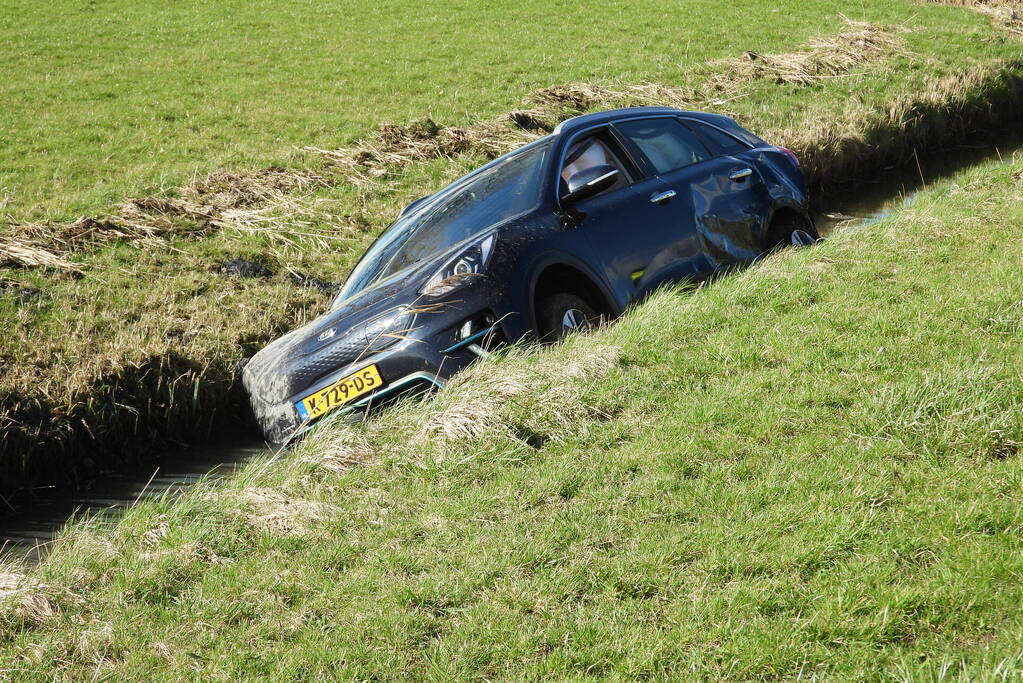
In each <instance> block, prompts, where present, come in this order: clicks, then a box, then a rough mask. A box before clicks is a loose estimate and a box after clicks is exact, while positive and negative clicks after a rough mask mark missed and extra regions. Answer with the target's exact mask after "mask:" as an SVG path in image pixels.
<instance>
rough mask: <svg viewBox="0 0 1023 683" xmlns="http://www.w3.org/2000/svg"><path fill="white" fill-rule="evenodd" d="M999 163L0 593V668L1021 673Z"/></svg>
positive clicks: (326, 440)
mask: <svg viewBox="0 0 1023 683" xmlns="http://www.w3.org/2000/svg"><path fill="white" fill-rule="evenodd" d="M1021 221H1023V159H1015V160H1012V161H1009V160H1006V162H1005V163H1001V164H996V165H993V166H987V167H984V168H980V169H977V170H974V171H971V172H969V173H968V174H965V175H963V176H961V177H959V178H957V179H956V180H955V181H954V182H952V183H950V184H948V185H946V186H942V187H937V188H932V190H930V191H929V192H927V193H926V194H924V195H922V196H919V197H916V198H915V199H914V201H912V202H910V203H908V204H907V205H906V206H904V207H902V208H900V209H899V210H897V211H896V212H895V213H894V214H893V215H892V216H890V217H889V218H887V219H885V220H883V221H881V222H879V223H875V224H872V225H868V226H865V227H860V228H855V229H846V230H840V231H839V232H838V233H837V234H835V235H834V237H833V238H832V239H831V240H829V241H828V242H826V243H824V244H822V245H818V246H816V247H813V248H810V249H804V250H798V251H797V250H789V251H786V252H784V253H780V254H777V255H774V256H772V257H770V258H768V259H766V260H764V261H762V262H760V263H759V264H757V265H755V266H753V267H751V268H749V269H748V270H746V271H744V272H742V273H739V274H735V275H732V276H728V277H725V278H722V279H720V280H718V281H716V282H714V283H712V284H709V285H707V286H704V287H702V288H700V289H699V290H697V291H695V292H690V293H679V292H673V291H664V292H662V293H660V294H659V295H657V296H656V297H654V298H653V299H652V300H650V301H648V302H647V303H645V304H644V305H643V306H641V307H639V308H638V309H637V310H635V311H633V312H632V313H630V314H629V315H628V316H626V317H625V318H624V319H623V320H621V321H619V322H618V323H617V324H615V325H614V326H613V327H611V328H609V329H606V330H602V331H599V332H597V333H594V334H591V335H588V336H585V337H578V338H574V339H571V340H570V341H569V342H568V343H566V344H564V345H563V346H559V347H555V348H551V349H547V350H544V351H542V352H528V353H526V352H520V351H515V352H513V353H511V354H510V356H509V357H505V358H498V359H496V360H494V361H493V362H488V363H487V364H485V365H483V366H479V367H477V368H476V369H475V370H471V371H469V372H468V373H466V374H463V375H462V376H461V379H460V380H459V381H458V382H456V383H455V384H454V385H452V386H451V387H450V388H449V389H446V390H445V391H444V392H442V393H441V394H440V395H439V396H438V397H437V398H436V399H434V400H432V401H430V402H428V403H424V404H410V405H408V406H406V407H403V408H401V409H398V410H395V411H392V412H389V413H388V414H386V415H384V416H382V417H381V418H380V419H379V420H376V421H373V422H369V423H367V424H366V425H364V426H362V427H358V428H351V427H345V428H341V427H338V428H335V429H324V430H321V431H320V432H318V433H316V434H315V435H314V437H312V438H311V439H309V440H307V441H306V442H305V443H304V444H303V445H302V446H301V447H300V448H299V449H298V450H297V451H295V452H293V453H289V454H287V455H285V456H284V457H283V458H282V459H280V460H276V461H273V462H267V463H258V464H255V465H253V466H252V467H251V468H250V469H249V470H248V471H247V472H246V473H244V474H243V475H242V476H240V477H238V478H237V479H236V480H235V481H234V482H232V483H231V484H230V485H229V486H227V488H224V489H219V490H212V489H204V488H201V487H200V488H199V489H198V490H195V491H193V492H192V493H191V494H189V495H188V496H187V497H186V498H184V499H182V500H178V501H171V500H165V501H156V502H147V503H144V504H142V505H140V506H139V507H137V508H136V509H134V510H132V511H131V512H130V513H129V514H128V516H127V518H126V519H125V520H124V521H123V522H122V523H121V524H119V525H118V526H117V528H116V529H114V530H113V531H112V532H110V531H102V530H100V529H98V528H92V527H90V525H88V524H83V525H81V526H80V527H79V528H78V529H77V530H75V531H72V532H70V533H69V534H68V535H67V536H66V538H65V539H64V541H63V542H62V543H61V544H60V545H58V547H57V548H56V549H55V551H54V553H53V554H52V556H51V558H50V559H49V560H48V561H46V562H45V563H44V564H43V565H42V566H41V567H40V568H39V569H38V571H35V572H33V573H32V574H31V575H30V577H29V578H18V577H17V576H14V575H12V576H10V577H8V579H7V581H6V583H7V585H8V590H14V591H15V592H12V593H8V595H7V598H6V603H5V604H6V609H5V611H3V615H4V616H3V619H4V621H3V626H2V628H0V634H2V638H3V641H2V642H3V650H2V653H0V670H3V671H4V672H5V673H7V674H8V675H11V676H17V677H19V678H24V679H26V680H35V679H38V680H49V679H51V678H53V677H54V676H63V677H69V678H75V679H80V678H86V677H93V676H113V677H115V678H145V679H152V678H165V679H174V678H179V677H183V676H184V677H189V676H191V677H198V678H240V677H246V676H250V677H261V676H277V677H288V678H318V677H324V676H326V677H339V678H344V679H349V678H350V679H393V678H397V677H414V678H428V679H438V680H450V679H453V678H457V679H461V678H470V677H472V678H485V679H497V678H535V679H544V678H569V679H575V678H589V677H600V678H611V679H616V678H634V677H653V678H688V677H698V678H706V679H714V680H720V679H747V680H748V679H769V678H770V679H773V678H796V677H799V678H803V677H810V676H814V677H825V678H843V679H849V678H857V679H871V680H891V679H898V680H951V679H960V678H961V679H970V680H985V679H992V680H993V679H998V680H1003V679H1005V678H1015V677H1018V676H1020V675H1021V674H1023V655H1021V652H1023V611H1021V609H1020V605H1021V604H1023V583H1021V582H1020V580H1019V577H1020V574H1021V572H1023V553H1021V552H1020V551H1021V549H1023V548H1021V543H1023V541H1021V539H1023V536H1021V530H1023V517H1021V515H1023V513H1021V509H1023V505H1021V503H1023V487H1021V482H1023V460H1021V459H1020V445H1021V444H1023V420H1021V416H1023V391H1021V386H1023V361H1021V357H1020V354H1019V348H1020V335H1021V332H1023V301H1021V300H1020V292H1021V291H1023V275H1021V273H1023V269H1021V267H1020V266H1021V265H1023V239H1021V238H1020V234H1019V229H1018V228H1019V225H1020V224H1021Z"/></svg>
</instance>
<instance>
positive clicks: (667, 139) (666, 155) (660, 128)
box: [615, 119, 710, 173]
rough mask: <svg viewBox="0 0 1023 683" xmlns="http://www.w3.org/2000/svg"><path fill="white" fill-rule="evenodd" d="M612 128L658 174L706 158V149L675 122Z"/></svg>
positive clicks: (650, 121)
mask: <svg viewBox="0 0 1023 683" xmlns="http://www.w3.org/2000/svg"><path fill="white" fill-rule="evenodd" d="M615 128H617V129H618V130H619V131H620V132H621V133H622V134H623V135H624V136H625V137H627V138H628V139H629V140H631V141H632V143H633V144H635V145H636V147H638V148H639V151H641V152H642V153H643V155H644V156H645V157H646V158H647V159H649V160H650V163H651V165H653V167H654V170H656V171H657V172H658V173H667V172H668V171H673V170H675V169H676V168H682V167H683V166H689V165H690V164H695V163H697V162H699V161H703V160H704V159H707V158H709V157H710V153H709V152H708V151H707V148H706V146H704V144H703V143H702V142H700V140H699V139H698V138H697V137H696V136H695V135H693V134H692V132H691V131H690V130H689V129H688V128H686V127H685V126H683V125H682V124H681V123H680V122H679V121H678V120H677V119H638V120H634V121H622V122H621V123H616V124H615Z"/></svg>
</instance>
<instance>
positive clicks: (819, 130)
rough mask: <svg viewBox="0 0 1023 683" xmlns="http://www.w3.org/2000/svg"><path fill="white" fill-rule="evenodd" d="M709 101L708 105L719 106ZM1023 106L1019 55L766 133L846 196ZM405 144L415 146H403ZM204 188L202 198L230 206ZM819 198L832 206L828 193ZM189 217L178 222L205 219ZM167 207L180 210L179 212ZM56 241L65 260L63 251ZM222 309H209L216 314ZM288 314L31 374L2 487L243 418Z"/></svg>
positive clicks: (362, 172)
mask: <svg viewBox="0 0 1023 683" xmlns="http://www.w3.org/2000/svg"><path fill="white" fill-rule="evenodd" d="M744 77H745V76H744ZM686 97H688V94H687V93H682V92H681V90H680V89H679V88H664V87H662V88H657V87H653V86H652V85H651V84H644V85H643V86H637V88H636V89H631V90H630V89H626V90H618V91H610V90H608V89H600V88H590V89H585V88H580V87H578V86H573V87H569V86H564V87H554V88H547V89H545V90H544V91H543V97H542V98H541V99H535V96H534V100H533V102H534V105H535V106H534V107H533V109H532V110H527V109H524V110H517V111H515V112H510V113H509V114H507V115H506V116H504V117H501V118H500V119H499V120H497V121H495V122H489V123H486V126H483V128H480V129H479V130H476V129H475V128H474V129H472V130H473V131H475V132H474V135H476V137H472V136H467V134H466V133H465V130H466V129H457V128H445V127H441V126H437V125H436V124H433V125H425V124H424V125H418V124H417V125H415V126H407V127H395V126H391V127H385V128H383V129H381V132H380V135H379V139H377V140H371V141H368V142H367V143H365V144H362V145H359V146H356V147H354V148H351V149H348V150H340V151H338V150H335V151H331V152H324V156H325V158H326V159H327V161H326V162H325V163H326V166H327V167H328V168H327V170H324V171H323V172H322V173H316V174H312V173H309V174H299V175H298V176H295V177H300V178H302V179H303V181H302V182H299V181H295V182H294V185H295V187H304V186H306V185H304V184H303V183H305V179H306V178H307V177H310V178H314V179H315V182H316V183H317V184H323V183H335V182H337V183H339V182H355V179H358V178H362V179H365V180H366V181H367V182H374V183H381V184H386V180H387V176H388V174H391V173H393V172H395V171H396V170H398V169H400V168H402V167H404V166H407V165H408V164H411V163H419V162H421V161H428V160H430V159H435V158H441V157H444V156H447V155H451V154H469V155H477V156H478V155H480V154H482V155H483V156H494V155H497V154H499V153H501V152H502V151H505V148H506V147H508V146H509V145H512V146H515V145H517V144H519V143H521V142H522V141H524V140H525V139H527V138H530V137H535V136H537V135H541V134H543V133H544V132H546V131H548V130H549V129H551V128H552V127H553V126H554V125H555V124H556V122H557V121H558V120H560V119H561V118H564V117H566V116H571V115H574V114H577V113H582V112H583V111H587V110H592V109H598V108H602V107H606V106H616V105H623V104H630V103H645V104H654V103H661V104H668V105H673V106H686V104H687V103H688V104H689V105H693V104H701V102H698V101H697V102H694V101H692V100H687V99H686ZM543 102H546V103H547V104H546V105H544V104H543ZM702 104H703V105H704V106H705V107H706V108H712V105H711V104H708V103H706V102H703V103H702ZM1021 105H1023V61H1013V62H1010V63H1004V64H1000V65H992V66H982V67H976V68H974V69H971V70H969V71H965V72H962V73H960V74H957V75H955V76H952V77H949V78H946V79H941V80H935V81H932V82H930V83H928V84H927V85H926V87H925V88H924V89H923V90H921V91H920V92H919V93H917V94H914V95H912V96H905V97H900V98H897V99H895V100H893V101H892V102H890V103H888V105H887V106H885V107H881V108H878V109H875V110H864V109H862V106H860V107H857V106H851V107H850V109H849V110H847V111H846V112H845V113H844V114H843V115H841V116H839V117H837V118H834V119H823V118H822V120H820V121H819V122H817V123H816V124H815V125H814V126H799V127H798V129H797V128H793V129H783V130H774V131H771V130H766V131H764V130H758V132H759V133H761V134H762V135H763V136H764V137H766V138H768V139H771V140H773V141H778V142H779V143H782V144H786V145H787V146H789V147H791V148H793V149H794V150H795V151H796V153H797V154H798V155H799V156H800V157H801V159H802V161H803V164H804V168H805V170H806V172H807V175H808V177H809V179H810V182H811V184H812V186H813V188H814V193H815V194H816V195H817V196H819V197H838V196H848V195H849V194H850V193H852V192H854V191H855V190H856V188H858V187H863V186H865V185H868V186H869V184H870V183H872V182H873V181H876V179H877V170H878V169H883V168H890V167H898V166H903V167H905V166H910V167H911V168H914V169H915V168H918V166H917V164H918V162H919V164H920V165H921V166H922V167H924V168H926V167H927V165H928V163H929V162H928V160H929V159H931V158H932V156H933V154H934V151H935V150H936V149H938V148H946V149H956V148H962V146H963V145H971V144H977V143H978V142H979V141H983V140H985V139H990V138H992V137H994V138H998V137H1000V136H1003V135H1005V134H1006V132H1008V131H1012V130H1015V129H1016V128H1018V127H1019V122H1020V119H1019V112H1020V111H1023V106H1021ZM545 107H546V108H545ZM744 123H747V125H751V124H750V122H746V121H744ZM498 124H500V126H502V128H501V130H502V131H505V132H503V133H501V134H500V135H497V134H495V138H494V140H492V141H490V142H494V141H496V142H495V144H492V145H490V144H489V142H488V145H489V146H487V145H484V146H482V147H480V146H479V145H477V144H476V143H475V142H473V141H474V140H476V141H479V140H484V141H486V137H485V136H482V137H481V136H480V133H485V132H486V130H490V128H493V127H494V126H497V125H498ZM480 125H482V124H480ZM753 127H754V128H756V126H753ZM484 129H486V130H484ZM494 130H497V129H496V128H494ZM509 131H510V133H509ZM452 141H454V142H452ZM497 142H499V143H500V144H496V143H497ZM451 145H454V146H453V147H452V146H451ZM401 150H406V151H408V150H411V151H410V152H409V153H408V154H399V153H398V152H399V151H401ZM413 152H414V153H413ZM332 168H333V169H334V170H331V169H332ZM338 169H340V170H338ZM257 175H258V174H257ZM260 177H262V176H260ZM272 177H273V178H275V179H276V178H277V177H278V176H276V175H274V176H272ZM288 177H289V178H290V177H291V176H288ZM232 178H234V176H232ZM275 182H276V180H275ZM289 182H290V181H289ZM228 185H229V189H230V193H228V190H219V189H218V190H217V192H214V193H213V194H211V195H210V196H211V197H219V196H220V195H222V194H225V193H228V194H227V195H225V196H228V199H225V200H223V201H221V202H220V204H223V206H222V207H221V208H219V209H218V211H220V213H218V214H217V218H216V221H213V220H210V221H208V222H206V223H202V222H200V223H197V224H196V225H198V227H199V228H201V229H202V230H204V231H209V230H214V229H222V227H223V226H226V225H228V224H229V223H228V219H231V220H238V219H239V216H238V215H236V214H232V213H230V212H231V211H235V210H238V207H239V206H242V205H244V207H248V206H250V205H249V204H247V203H246V202H249V195H244V197H243V198H242V199H238V198H237V197H236V196H235V195H238V196H239V197H242V195H241V194H239V191H238V190H237V188H236V185H237V183H234V182H233V181H232V183H230V184H228ZM204 187H205V186H204ZM216 187H217V188H219V186H216ZM289 187H290V186H289ZM207 189H208V188H207ZM286 189H287V188H284V189H282V188H279V187H277V186H276V185H275V186H274V187H273V188H272V190H273V191H272V192H270V193H268V194H266V195H265V196H267V197H269V196H272V197H275V198H279V197H280V196H281V195H282V194H283V193H284V192H285V190H286ZM211 192H213V191H212V190H211ZM218 193H219V194H218ZM203 197H205V199H204V200H203V201H204V202H205V203H206V204H209V205H216V206H218V207H220V204H216V202H214V200H212V199H209V197H206V195H203ZM218 201H220V200H218ZM252 201H254V202H257V206H258V202H259V201H262V200H261V199H260V197H259V196H256V195H253V199H252ZM818 203H819V204H821V205H822V207H823V208H824V209H825V210H830V208H829V207H828V206H827V201H823V202H820V201H819V202H818ZM145 206H147V207H149V209H152V210H153V211H155V210H156V208H154V207H150V206H149V205H148V204H146V205H145ZM179 208H180V207H179ZM192 208H194V207H192ZM164 209H166V207H164ZM161 210H163V209H161ZM190 210H191V208H190ZM204 211H205V209H204ZM186 213H187V212H186ZM192 213H194V211H193V212H192ZM207 213H208V212H207ZM246 215H248V214H246ZM189 216H191V214H188V215H186V216H185V218H183V219H182V220H184V219H187V220H189V221H194V220H195V219H194V216H192V217H189ZM160 217H161V219H162V220H168V221H171V222H173V221H175V220H178V218H175V217H174V216H173V215H171V214H170V213H164V214H160ZM122 218H123V216H122ZM115 223H116V222H115ZM104 225H107V224H104ZM108 227H109V226H108ZM115 228H116V229H118V230H125V229H127V228H125V226H124V225H122V224H120V223H116V224H115V225H114V227H113V228H110V229H111V230H113V229H115ZM26 234H28V233H26ZM61 234H63V233H61ZM75 234H76V235H77V234H78V233H75ZM90 234H91V233H90ZM103 234H104V235H106V233H103ZM110 234H111V235H112V234H113V233H110ZM139 234H141V233H139ZM89 239H92V238H89ZM103 239H104V240H105V239H106V237H103ZM36 246H40V245H39V244H38V243H36ZM53 253H55V254H56V255H57V256H59V257H61V258H63V253H62V252H53ZM267 296H270V294H269V293H268V294H267ZM214 313H215V312H212V313H210V315H211V321H212V322H214V323H215V321H216V315H215V314H214ZM288 319H289V318H288V317H282V318H281V319H280V320H278V321H276V322H274V323H273V324H267V325H265V326H263V327H262V328H261V329H260V331H259V332H258V333H256V334H249V335H246V336H245V337H244V338H240V339H239V340H238V342H237V348H235V349H234V351H232V352H231V353H228V354H221V355H218V356H216V357H207V356H202V355H194V353H193V354H192V355H190V354H188V353H178V352H175V351H172V350H171V351H168V352H166V353H160V354H154V355H151V356H148V357H147V358H146V359H144V360H143V361H141V362H133V363H132V364H130V365H125V366H123V367H122V368H120V369H118V370H116V371H113V372H109V373H106V374H102V375H99V376H97V377H96V378H95V379H94V380H93V381H91V382H90V383H89V384H88V385H87V388H86V389H85V390H83V391H81V392H79V395H78V396H77V397H76V398H75V399H74V400H71V401H64V402H57V401H50V400H47V399H46V398H44V397H40V396H39V395H37V394H34V393H33V392H32V390H31V387H30V386H28V385H26V386H25V387H24V388H23V389H22V390H20V391H18V392H16V393H10V394H7V395H5V396H2V397H0V406H2V411H3V415H2V419H0V430H2V432H0V436H2V438H0V476H2V481H0V495H3V496H4V497H5V498H7V499H8V500H9V502H11V504H13V505H15V506H16V505H17V502H16V501H15V500H14V499H12V496H15V497H20V498H21V499H26V498H30V497H31V493H32V491H33V490H34V489H37V488H38V487H40V486H50V485H53V484H60V485H62V486H68V487H75V486H78V485H80V484H82V483H86V482H87V481H88V480H90V479H91V478H94V477H95V475H96V473H97V472H99V471H101V470H104V469H110V468H114V467H121V466H124V465H126V464H130V463H132V462H139V461H143V460H147V459H152V458H154V457H155V455H156V454H157V453H159V452H160V451H162V450H165V449H166V447H167V446H168V445H169V444H172V443H173V442H175V441H176V442H182V441H186V442H187V441H195V440H201V439H202V438H204V437H205V436H206V435H209V434H215V433H217V432H219V431H220V430H222V429H224V428H225V427H229V426H237V425H239V424H241V423H244V421H245V420H246V419H247V414H248V411H247V405H246V401H245V397H244V395H243V392H242V391H241V388H240V385H239V383H238V381H237V364H238V362H239V360H240V359H241V358H243V357H245V356H247V355H251V353H253V352H254V351H255V350H256V349H258V348H259V347H260V346H261V345H262V344H264V343H265V342H266V341H268V340H269V339H271V338H272V337H273V336H275V335H276V334H278V333H280V332H281V331H283V330H284V329H285V328H286V327H287V321H288ZM168 348H171V347H168Z"/></svg>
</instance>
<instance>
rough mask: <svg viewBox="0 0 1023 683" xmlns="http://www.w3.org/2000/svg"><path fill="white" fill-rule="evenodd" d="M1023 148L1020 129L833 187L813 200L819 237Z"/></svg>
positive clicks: (877, 214)
mask: <svg viewBox="0 0 1023 683" xmlns="http://www.w3.org/2000/svg"><path fill="white" fill-rule="evenodd" d="M1021 151H1023V131H1015V130H1013V131H1012V134H1011V137H1009V138H1004V137H1003V138H1002V139H1001V140H999V141H997V142H987V143H977V144H969V145H961V146H958V147H952V148H947V149H943V150H940V151H939V152H936V153H934V154H930V155H924V156H921V157H920V158H919V163H918V160H917V159H914V160H912V161H910V162H909V163H908V164H906V165H905V166H901V167H898V168H888V169H882V170H881V172H879V173H878V174H877V175H876V176H875V177H873V178H871V179H869V180H857V184H856V187H855V189H854V190H852V191H847V192H843V191H842V190H841V189H840V188H835V190H833V191H831V192H827V193H825V195H824V196H823V197H820V198H818V199H817V200H816V201H814V205H815V207H816V216H815V219H816V221H817V230H818V232H820V234H821V236H822V237H825V236H827V235H828V234H829V233H831V232H832V231H834V229H835V228H836V227H838V226H840V225H843V224H845V223H849V222H850V221H857V225H864V224H865V223H864V222H866V223H870V222H872V221H875V220H880V219H881V218H884V217H885V216H887V215H888V214H889V213H890V212H891V211H892V209H894V208H895V207H897V206H898V205H899V204H901V203H902V202H903V201H905V200H906V199H908V198H910V197H912V196H913V195H914V194H915V193H916V192H918V191H920V190H922V189H927V187H928V186H930V185H935V184H937V183H940V182H942V181H944V180H948V179H950V178H952V177H953V176H955V175H956V174H958V173H960V172H962V171H963V170H965V169H966V168H969V167H970V166H977V165H980V164H984V163H991V162H995V161H999V160H1008V159H1012V158H1013V156H1014V155H1017V154H1019V153H1021Z"/></svg>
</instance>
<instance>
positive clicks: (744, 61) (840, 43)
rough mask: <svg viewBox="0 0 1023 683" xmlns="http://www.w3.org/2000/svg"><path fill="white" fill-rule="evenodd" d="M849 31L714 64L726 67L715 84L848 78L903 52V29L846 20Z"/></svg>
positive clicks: (728, 85) (800, 82) (729, 85)
mask: <svg viewBox="0 0 1023 683" xmlns="http://www.w3.org/2000/svg"><path fill="white" fill-rule="evenodd" d="M845 21H846V24H847V30H845V31H842V32H841V33H838V34H836V35H832V36H818V37H816V38H812V39H811V40H810V41H808V42H807V44H806V47H805V49H803V50H800V51H798V52H785V53H779V54H763V53H759V52H752V51H747V52H746V53H745V54H743V56H742V57H738V58H734V59H725V60H719V61H715V62H712V64H715V65H721V66H724V67H726V69H725V71H724V72H722V73H720V74H718V75H717V76H715V77H714V78H713V79H712V80H711V83H712V84H714V85H715V86H716V87H717V88H719V89H722V90H730V89H732V88H733V87H734V86H735V84H736V83H741V82H742V81H752V80H758V79H763V80H769V81H773V82H775V83H787V84H793V85H809V84H811V83H816V82H817V81H820V80H823V79H826V78H835V77H840V76H845V75H847V74H849V73H850V72H852V70H853V69H855V68H856V67H858V66H862V65H865V64H868V63H871V62H876V61H879V60H881V59H884V58H885V57H887V56H888V55H890V54H892V53H894V52H899V51H903V50H904V49H905V48H904V45H903V41H902V39H901V38H899V36H898V33H900V32H902V31H905V30H906V29H903V28H881V27H878V26H874V25H873V24H869V23H866V22H861V21H851V20H849V19H846V20H845Z"/></svg>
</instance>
